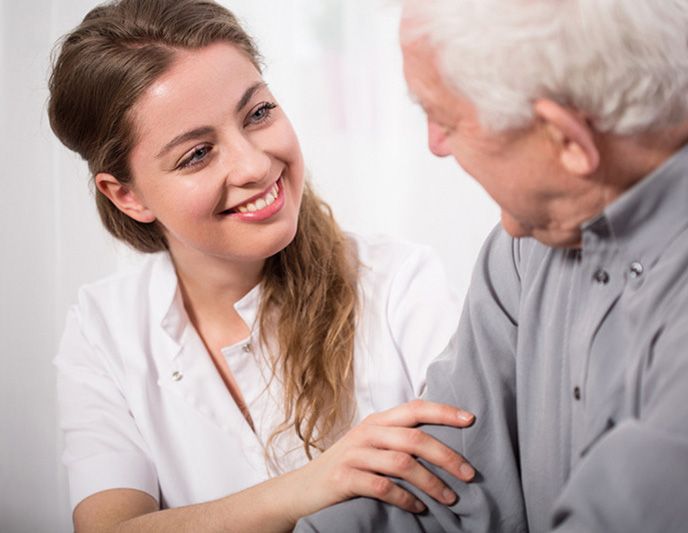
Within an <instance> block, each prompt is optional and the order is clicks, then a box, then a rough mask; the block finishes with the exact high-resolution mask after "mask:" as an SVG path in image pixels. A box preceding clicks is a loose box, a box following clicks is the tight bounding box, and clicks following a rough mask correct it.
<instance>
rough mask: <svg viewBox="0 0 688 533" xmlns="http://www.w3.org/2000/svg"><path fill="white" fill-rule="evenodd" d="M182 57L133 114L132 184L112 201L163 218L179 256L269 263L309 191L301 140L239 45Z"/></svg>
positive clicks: (143, 216) (289, 234)
mask: <svg viewBox="0 0 688 533" xmlns="http://www.w3.org/2000/svg"><path fill="white" fill-rule="evenodd" d="M175 56H176V57H175V60H174V62H173V64H172V66H171V68H170V69H168V70H167V71H166V72H165V73H164V74H163V75H162V76H161V77H160V78H158V79H157V80H156V81H155V82H154V83H153V84H152V85H151V86H150V87H148V89H147V90H146V91H145V92H144V93H143V94H142V96H141V98H139V100H138V101H137V102H136V104H135V105H134V107H133V109H132V111H131V113H132V114H131V118H132V122H133V127H134V137H135V145H134V147H133V149H132V151H131V154H130V159H129V163H130V168H131V172H132V177H133V181H132V183H131V184H129V185H128V186H127V190H126V191H122V192H120V193H119V196H118V195H117V194H115V195H112V194H108V196H109V197H110V198H111V199H113V201H115V203H116V204H117V205H118V206H119V207H120V209H122V210H123V211H124V212H125V213H127V214H128V215H129V216H131V217H133V218H135V219H137V220H139V221H142V222H152V221H154V220H157V221H158V223H159V224H160V225H161V226H162V228H163V232H164V234H165V236H166V238H167V241H168V243H169V247H170V252H171V253H172V255H173V256H178V255H183V256H185V257H189V258H192V257H194V256H197V257H199V258H201V257H215V258H218V259H223V260H229V261H233V262H255V261H262V260H264V259H265V258H267V257H269V256H271V255H273V254H275V253H277V252H279V251H280V250H282V249H283V248H284V247H285V246H287V244H289V243H290V242H291V240H292V239H293V238H294V235H295V233H296V228H297V221H298V213H299V207H300V203H301V195H302V192H303V183H304V165H303V157H302V154H301V149H300V147H299V143H298V140H297V138H296V135H295V133H294V131H293V129H292V126H291V124H290V122H289V120H288V119H287V117H286V116H285V114H284V113H283V112H282V111H281V109H280V107H278V106H277V104H276V102H275V99H274V97H273V96H272V94H271V93H270V91H269V89H268V88H267V86H266V84H265V83H264V82H263V79H262V77H261V75H260V72H259V71H258V70H257V69H256V67H255V66H254V64H253V63H252V62H251V60H250V59H249V58H248V57H247V56H246V54H245V53H243V52H242V51H240V50H239V49H238V48H237V47H235V46H233V45H232V44H229V43H224V42H221V43H214V44H212V45H209V46H207V47H205V48H200V49H194V50H175ZM101 181H102V180H98V179H97V182H98V185H99V187H100V188H101V190H103V188H104V187H103V185H102V184H101ZM105 188H106V189H107V187H105ZM113 196H114V197H113Z"/></svg>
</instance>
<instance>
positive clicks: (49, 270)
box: [0, 0, 498, 533]
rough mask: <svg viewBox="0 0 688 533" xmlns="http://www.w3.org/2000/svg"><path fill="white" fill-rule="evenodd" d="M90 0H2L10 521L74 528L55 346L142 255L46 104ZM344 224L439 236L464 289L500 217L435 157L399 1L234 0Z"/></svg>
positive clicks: (4, 372) (1, 470) (0, 432)
mask: <svg viewBox="0 0 688 533" xmlns="http://www.w3.org/2000/svg"><path fill="white" fill-rule="evenodd" d="M97 3H98V2H94V1H92V0H23V1H22V2H13V1H10V0H0V158H1V160H2V166H1V167H0V168H1V170H0V176H1V178H0V208H1V209H0V246H1V248H0V250H2V258H3V259H2V261H0V298H1V302H2V303H1V304H0V357H1V358H2V359H1V360H2V367H1V368H0V490H1V491H2V493H1V497H0V532H2V533H18V532H31V533H37V532H44V531H45V532H62V531H71V518H70V511H69V509H68V502H67V494H66V480H65V473H64V470H63V468H62V466H61V463H60V454H61V440H60V439H61V438H60V435H59V431H58V428H57V424H56V409H55V385H54V371H53V367H52V363H51V361H52V358H53V355H54V352H55V349H56V346H57V343H58V341H59V338H60V335H61V331H62V328H63V325H64V317H65V313H66V310H67V308H68V307H69V305H71V304H72V303H73V302H74V301H75V297H76V291H77V289H78V287H79V286H80V285H82V284H83V283H86V282H89V281H93V280H95V279H98V278H101V277H103V276H105V275H107V274H109V273H112V272H114V271H116V270H118V269H121V268H123V267H124V266H126V265H128V264H130V263H131V262H134V261H136V260H137V256H136V254H135V253H133V252H131V251H129V250H128V249H126V248H124V247H123V246H121V245H118V244H117V243H115V242H114V241H113V240H112V239H111V238H110V237H109V236H108V235H107V234H106V233H105V231H104V230H102V229H101V227H100V223H99V221H98V218H97V214H96V211H95V206H94V202H93V198H92V191H91V188H90V186H89V183H88V178H89V176H88V172H87V169H86V166H85V164H83V163H82V162H81V161H80V160H79V159H78V158H77V157H75V156H73V155H72V154H70V153H69V152H68V151H67V150H66V149H64V148H62V146H61V145H60V144H59V143H58V142H57V141H56V140H55V139H54V138H53V137H52V134H51V132H50V128H49V125H48V120H47V117H46V114H45V109H46V100H47V91H46V80H47V76H48V72H49V65H50V54H51V50H52V48H53V45H54V43H55V41H56V40H57V39H58V38H59V37H60V36H61V35H63V34H64V33H66V32H67V31H68V30H69V29H71V28H72V27H74V26H75V25H77V24H78V23H79V22H80V20H81V19H82V18H83V16H84V15H85V14H86V12H87V11H88V10H89V9H91V8H92V7H94V6H95V5H97ZM221 3H222V4H224V5H226V6H227V7H229V8H230V9H232V10H233V11H234V12H235V13H236V14H237V15H238V16H239V18H240V19H241V20H242V21H243V22H244V23H245V25H246V27H247V29H248V30H249V33H251V34H253V35H254V36H255V38H256V40H257V42H258V44H259V46H260V48H261V50H262V52H263V55H264V56H265V60H266V61H265V62H266V66H267V68H266V72H265V75H266V79H267V80H268V82H269V83H270V85H271V88H272V90H273V92H274V93H275V95H276V97H277V98H278V100H279V101H280V103H281V105H282V107H283V108H284V109H285V110H286V111H287V113H288V114H289V116H290V117H291V119H292V122H293V123H294V126H295V128H296V130H297V132H298V134H299V137H300V139H301V143H302V147H303V151H304V154H305V159H306V162H307V164H308V167H309V169H310V172H311V175H312V180H313V182H314V184H315V187H316V189H317V190H318V191H319V192H320V194H321V195H322V196H323V197H324V198H325V199H326V200H327V201H328V202H329V203H330V205H331V206H332V208H333V210H334V213H335V215H336V217H337V218H338V220H339V222H340V223H341V225H342V226H343V227H344V228H345V229H347V230H351V231H356V232H360V233H385V234H388V235H392V236H395V237H399V238H403V239H407V240H412V241H417V242H423V243H427V244H429V245H431V246H433V247H434V248H435V249H436V250H437V251H438V252H439V254H440V255H441V257H442V258H443V260H444V262H445V265H446V268H447V271H448V273H449V275H450V279H451V287H448V290H452V291H455V292H456V293H457V294H458V295H459V297H460V298H462V297H463V294H464V292H465V290H466V287H467V284H468V281H469V277H470V272H471V268H472V264H473V262H474V260H475V257H476V255H477V253H478V250H479V247H480V244H481V242H482V240H483V239H484V237H485V236H486V234H487V232H488V231H489V230H490V228H491V227H492V226H493V225H494V224H495V223H496V222H497V220H498V211H497V209H496V207H495V206H494V205H493V204H492V202H491V201H490V200H489V199H488V198H487V196H486V195H485V193H484V192H483V191H482V190H481V189H480V188H479V187H478V186H477V185H476V184H475V183H474V182H473V181H472V180H471V178H470V177H468V176H466V175H465V174H464V173H463V172H462V171H461V170H460V169H459V168H458V167H457V166H456V164H455V162H454V161H453V160H452V159H446V160H439V159H436V158H433V157H432V156H431V155H430V154H429V152H428V151H427V147H426V141H425V139H426V137H425V136H426V132H425V124H424V119H423V116H422V114H421V111H420V109H419V108H417V107H416V106H415V105H413V104H412V103H411V102H410V99H409V97H408V93H407V90H406V87H405V85H404V82H403V77H402V71H401V56H400V52H399V50H398V45H397V24H398V18H399V7H398V4H397V2H393V1H390V0H224V1H222V2H221Z"/></svg>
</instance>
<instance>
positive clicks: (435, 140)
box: [428, 119, 451, 157]
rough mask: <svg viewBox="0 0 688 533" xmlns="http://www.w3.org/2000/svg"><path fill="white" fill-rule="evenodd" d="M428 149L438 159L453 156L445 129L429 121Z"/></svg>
mask: <svg viewBox="0 0 688 533" xmlns="http://www.w3.org/2000/svg"><path fill="white" fill-rule="evenodd" d="M428 147H429V148H430V151H431V152H432V153H433V154H434V155H436V156H437V157H446V156H448V155H450V154H451V150H450V149H449V142H448V138H447V132H446V130H445V128H443V127H442V126H440V125H438V124H436V123H435V122H433V121H431V120H430V119H428Z"/></svg>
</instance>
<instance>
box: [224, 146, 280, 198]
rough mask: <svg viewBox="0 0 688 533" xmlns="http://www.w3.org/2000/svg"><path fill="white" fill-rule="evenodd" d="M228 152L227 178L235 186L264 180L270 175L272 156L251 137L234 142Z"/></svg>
mask: <svg viewBox="0 0 688 533" xmlns="http://www.w3.org/2000/svg"><path fill="white" fill-rule="evenodd" d="M227 154H228V155H227V168H228V172H227V178H228V181H229V182H230V183H231V184H232V185H234V186H235V187H245V186H247V185H250V184H252V183H260V182H264V181H265V180H266V178H268V177H269V173H270V168H271V165H272V161H271V159H270V156H269V155H268V154H267V153H266V152H265V150H263V149H262V148H261V147H260V146H258V145H256V144H254V143H253V142H251V141H250V140H249V139H245V138H242V139H240V140H237V141H236V142H234V143H232V146H231V148H230V150H229V151H228V152H227Z"/></svg>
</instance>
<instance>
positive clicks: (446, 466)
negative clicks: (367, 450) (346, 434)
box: [361, 426, 475, 481]
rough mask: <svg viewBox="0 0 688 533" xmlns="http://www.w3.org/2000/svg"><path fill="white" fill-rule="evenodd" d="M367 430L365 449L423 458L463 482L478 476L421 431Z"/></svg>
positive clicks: (461, 458) (416, 429)
mask: <svg viewBox="0 0 688 533" xmlns="http://www.w3.org/2000/svg"><path fill="white" fill-rule="evenodd" d="M361 429H362V430H363V429H364V428H361ZM364 431H365V433H364V435H363V439H364V440H365V442H364V445H365V446H372V447H374V448H378V449H383V450H396V451H399V452H404V453H406V454H408V455H413V456H415V457H420V458H422V459H425V460H426V461H428V462H429V463H432V464H434V465H435V466H438V467H440V468H441V469H443V470H445V471H447V472H449V473H450V474H452V475H453V476H454V477H456V478H458V479H460V480H462V481H471V480H472V479H473V477H475V470H474V469H473V467H472V466H471V465H470V464H469V463H468V461H466V459H464V457H463V456H462V455H461V454H459V453H456V452H455V451H454V450H452V449H451V448H450V447H449V446H446V445H445V444H443V443H441V442H440V441H438V440H437V439H435V438H434V437H432V436H430V435H428V434H427V433H425V432H424V431H423V430H422V429H419V428H405V427H387V426H368V427H366V428H365V429H364Z"/></svg>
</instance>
